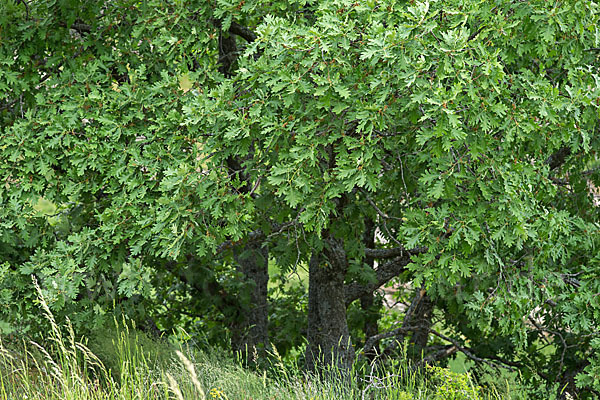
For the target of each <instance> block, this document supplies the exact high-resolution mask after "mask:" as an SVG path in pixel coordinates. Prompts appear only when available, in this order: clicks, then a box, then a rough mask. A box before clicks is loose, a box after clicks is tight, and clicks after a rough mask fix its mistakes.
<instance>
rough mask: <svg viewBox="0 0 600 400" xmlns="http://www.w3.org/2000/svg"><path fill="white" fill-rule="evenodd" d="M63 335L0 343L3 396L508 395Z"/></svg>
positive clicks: (124, 339) (114, 336)
mask: <svg viewBox="0 0 600 400" xmlns="http://www.w3.org/2000/svg"><path fill="white" fill-rule="evenodd" d="M64 331H66V335H63V333H62V331H61V330H59V328H58V327H57V326H56V325H54V328H53V329H52V331H51V333H50V335H49V337H48V341H47V343H46V344H45V345H44V347H42V346H38V345H35V344H31V343H29V344H27V345H26V346H25V345H23V344H15V343H12V344H8V343H2V342H0V399H10V400H12V399H15V400H16V399H25V398H28V399H39V400H45V399H57V400H58V399H61V400H62V399H73V400H79V399H82V400H83V399H128V400H129V399H229V400H233V399H254V400H258V399H307V400H308V399H348V400H350V399H352V400H354V399H362V398H365V399H400V400H408V399H465V400H466V399H484V398H486V399H487V398H494V399H499V398H508V397H503V396H500V395H498V394H496V393H494V391H492V392H491V393H490V392H488V393H487V394H483V395H479V394H478V393H477V391H478V390H479V389H478V388H475V387H474V385H473V384H472V383H471V380H470V379H469V377H468V375H464V374H456V373H452V372H450V371H449V370H445V369H435V370H431V371H429V374H428V376H427V377H425V375H420V376H417V375H410V374H407V373H406V372H405V371H406V368H404V367H403V366H402V365H397V366H396V367H395V368H393V369H392V370H387V371H377V370H373V371H369V373H367V374H364V373H363V374H353V376H363V377H364V376H367V377H368V378H366V379H365V378H362V379H350V380H349V381H348V380H346V381H345V382H346V383H344V379H342V378H341V377H340V376H339V374H337V373H336V371H333V372H332V373H331V378H330V379H327V380H323V379H319V378H316V377H314V376H307V375H305V374H303V373H302V372H301V371H300V370H298V369H296V368H290V367H289V366H284V365H283V362H281V360H280V359H279V358H278V357H277V355H276V354H275V355H273V359H272V367H271V368H269V369H268V370H266V371H259V372H255V371H250V370H247V369H244V368H242V367H240V366H239V364H237V363H235V362H234V361H233V360H231V359H228V358H227V357H223V356H220V355H219V354H217V353H215V352H213V353H212V354H207V353H204V352H200V351H198V350H196V349H193V348H190V347H187V348H184V347H183V346H181V345H177V344H173V343H167V342H157V341H154V340H151V339H149V338H147V337H146V336H144V335H143V334H141V333H139V332H136V331H133V330H129V329H127V328H125V329H118V330H116V331H113V332H112V333H105V334H104V335H99V337H98V338H95V339H94V340H92V341H91V342H90V344H89V347H88V346H87V345H84V344H82V343H81V342H78V341H76V340H75V338H74V334H73V332H72V331H69V329H68V327H67V328H66V329H64ZM89 348H93V349H95V351H94V352H92V351H91V350H90V349H89ZM100 359H102V361H101V360H100ZM369 376H370V377H369ZM513 398H514V397H513Z"/></svg>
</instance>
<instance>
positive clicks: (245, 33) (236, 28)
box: [229, 22, 257, 42]
mask: <svg viewBox="0 0 600 400" xmlns="http://www.w3.org/2000/svg"><path fill="white" fill-rule="evenodd" d="M229 32H230V33H233V34H234V35H238V36H241V37H243V38H244V39H246V41H247V42H254V41H255V40H256V37H257V36H256V34H255V33H254V32H252V31H251V30H250V29H248V28H246V27H245V26H242V25H240V24H238V23H237V22H232V23H231V26H229Z"/></svg>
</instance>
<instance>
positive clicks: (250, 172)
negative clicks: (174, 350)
mask: <svg viewBox="0 0 600 400" xmlns="http://www.w3.org/2000/svg"><path fill="white" fill-rule="evenodd" d="M0 11H1V12H0V65H2V67H1V68H0V123H1V125H0V126H1V131H0V158H1V159H2V163H1V164H0V176H2V178H1V179H2V182H0V202H1V204H2V207H0V263H1V264H0V277H1V281H0V304H1V305H2V306H3V307H2V308H0V332H3V333H5V334H9V333H12V334H15V333H21V334H25V333H27V334H33V333H34V332H35V331H36V329H39V326H38V323H37V322H36V321H37V315H38V314H39V311H38V310H37V306H36V304H35V291H34V289H33V284H32V280H31V276H32V275H33V276H35V277H36V278H37V279H38V280H39V282H40V284H41V285H42V288H43V291H44V293H45V295H46V296H47V298H48V299H49V303H50V306H51V308H52V310H53V311H54V312H56V313H57V314H62V315H68V316H70V318H71V319H72V320H73V322H74V323H75V324H76V326H81V327H86V326H87V327H90V326H91V325H93V324H94V323H95V324H98V325H100V324H102V323H103V320H104V317H103V316H105V315H106V313H107V312H109V311H111V310H114V309H115V308H116V309H118V310H119V311H121V312H125V313H127V314H129V315H131V316H132V317H133V318H136V319H138V320H139V321H140V323H141V324H142V326H145V327H147V328H148V329H158V330H167V329H170V328H172V327H174V326H177V325H181V324H188V325H189V326H195V327H196V329H198V330H204V331H205V332H209V334H207V337H208V340H209V341H211V340H214V341H218V340H221V339H220V337H221V338H222V336H220V335H219V333H218V332H219V330H223V329H227V330H228V331H229V332H230V333H229V335H230V337H231V341H232V344H233V347H234V349H237V350H240V349H243V348H244V347H246V348H248V346H250V347H255V348H259V349H263V348H265V347H268V346H269V343H270V342H271V341H273V340H271V339H273V338H274V336H276V333H274V332H273V329H271V332H269V329H268V326H269V324H271V327H273V324H276V323H282V318H283V320H285V318H288V321H291V320H293V318H298V321H301V322H302V323H306V327H304V328H302V329H301V330H300V331H299V332H297V336H298V338H297V339H294V340H295V341H292V342H293V343H288V342H285V340H284V339H283V338H280V339H281V340H280V342H278V340H274V343H275V345H276V346H278V345H281V346H284V347H285V346H287V347H286V348H288V349H289V348H292V347H294V346H298V347H299V348H300V347H301V343H302V339H301V338H302V336H306V338H307V340H308V344H307V346H306V353H305V355H304V358H305V361H306V364H307V366H308V367H309V368H318V367H319V366H320V365H321V364H323V363H325V364H327V363H332V362H333V363H336V364H337V365H339V366H341V367H343V368H345V367H349V366H350V364H351V363H352V362H353V361H354V358H355V353H356V351H357V350H358V348H359V347H360V348H362V350H363V351H362V353H360V356H361V357H363V356H365V357H371V358H372V357H375V356H374V354H375V353H377V354H381V357H380V358H383V356H385V357H394V356H397V354H398V353H397V352H396V350H395V346H396V345H395V344H394V343H397V342H392V341H390V339H397V340H399V341H400V342H401V341H402V340H405V339H407V340H408V341H409V343H410V346H411V348H413V349H415V352H414V354H417V353H418V356H415V357H416V361H415V362H417V363H419V362H421V363H422V362H429V363H431V362H436V361H441V362H444V360H446V359H447V357H450V356H454V355H455V354H456V353H457V352H462V353H464V354H465V355H466V356H467V357H468V358H470V359H472V360H473V361H476V362H478V363H481V364H487V365H492V366H496V367H502V368H507V369H512V370H520V371H521V372H522V373H523V374H524V376H525V377H526V378H527V379H529V380H530V382H532V383H533V384H534V386H535V384H536V383H538V382H541V381H544V382H546V383H548V384H549V385H552V384H555V383H557V384H558V385H559V386H560V388H561V390H562V389H564V388H567V389H566V390H567V391H568V392H570V393H576V392H577V391H580V392H581V393H582V394H585V393H587V394H588V395H592V394H593V393H596V394H598V391H600V358H599V357H598V354H600V353H599V352H600V337H598V332H599V330H600V329H599V324H600V279H599V278H598V277H599V276H600V264H599V261H600V260H599V258H598V255H597V253H596V251H597V250H596V248H597V246H598V245H599V244H600V243H599V238H600V225H599V223H598V222H599V221H598V218H599V211H600V208H599V206H598V200H597V199H596V197H595V194H596V193H597V191H598V190H597V187H598V185H600V169H598V166H599V163H598V153H597V151H598V150H599V149H600V142H599V141H598V140H599V138H600V136H599V134H600V132H599V111H598V109H599V106H600V74H599V65H600V64H599V63H600V60H599V57H600V31H599V30H598V29H599V28H598V25H599V18H598V17H599V15H600V10H599V8H598V4H596V3H595V2H591V1H587V0H585V1H584V0H573V1H569V2H547V1H542V0H530V1H508V0H496V1H475V0H451V1H444V2H441V1H425V2H417V1H394V0H372V1H371V0H368V1H360V2H355V1H349V0H327V1H306V0H299V1H294V0H290V1H284V0H277V1H273V2H262V1H255V0H242V1H240V2H235V1H234V2H228V1H224V0H219V1H194V0H174V1H158V0H144V1H141V2H140V1H137V0H136V1H133V0H102V1H100V0H95V1H85V2H84V1H79V0H43V1H42V0H35V1H31V2H25V1H7V2H3V4H2V5H1V6H0ZM269 262H270V263H271V264H274V265H277V266H278V268H280V269H281V270H282V271H284V272H285V271H290V270H295V269H296V268H298V266H300V265H304V266H306V267H307V268H308V275H309V277H308V285H309V287H308V291H307V293H304V292H301V293H299V292H297V291H294V290H291V289H290V290H286V289H281V290H282V292H283V294H284V296H283V297H282V298H276V297H275V296H273V293H271V294H270V295H269V293H268V288H267V281H268V279H269V276H268V264H269ZM271 279H273V277H271ZM392 284H396V285H399V286H400V287H403V288H405V290H406V293H405V294H404V296H405V301H406V308H405V312H404V313H403V315H401V316H400V318H399V319H398V320H397V321H394V323H392V324H391V325H388V326H387V328H389V329H387V330H382V329H381V328H384V327H386V326H384V325H383V324H382V322H381V318H382V316H383V315H385V314H386V313H388V312H389V311H388V310H386V309H385V308H383V307H381V305H380V296H379V295H378V292H377V290H378V289H379V288H380V287H381V286H382V285H392ZM282 287H284V286H283V284H282ZM301 299H305V300H301ZM298 301H300V302H302V301H303V303H302V304H305V306H298V304H297V302H298ZM358 303H360V304H358ZM269 310H270V311H269ZM357 315H359V317H357ZM357 318H358V319H357ZM303 321H306V322H303ZM360 321H362V322H360ZM359 322H360V323H359ZM361 323H362V325H361V327H360V328H359V329H357V328H356V326H357V324H358V325H360V324H361ZM369 327H370V328H369ZM211 335H212V336H211ZM269 335H270V336H269ZM542 348H545V349H546V350H545V351H542ZM548 348H549V349H551V350H548ZM374 349H377V351H376V352H375V351H374ZM532 390H533V389H532Z"/></svg>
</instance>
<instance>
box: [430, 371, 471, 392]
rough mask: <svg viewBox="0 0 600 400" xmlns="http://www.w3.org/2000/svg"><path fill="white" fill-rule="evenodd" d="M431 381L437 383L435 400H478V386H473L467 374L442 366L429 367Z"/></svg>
mask: <svg viewBox="0 0 600 400" xmlns="http://www.w3.org/2000/svg"><path fill="white" fill-rule="evenodd" d="M430 373H431V374H432V381H433V382H436V383H437V387H436V391H435V394H434V395H433V397H432V399H435V400H441V399H444V400H480V399H482V397H481V394H480V388H478V387H475V386H473V384H472V383H471V382H470V381H469V378H468V376H467V375H464V374H457V373H454V372H451V371H449V370H447V369H444V368H439V367H431V370H430Z"/></svg>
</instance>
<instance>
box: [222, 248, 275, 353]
mask: <svg viewBox="0 0 600 400" xmlns="http://www.w3.org/2000/svg"><path fill="white" fill-rule="evenodd" d="M268 256H269V254H268V250H267V249H266V248H264V247H261V243H255V244H249V245H246V246H244V247H241V248H236V249H234V258H235V261H236V263H237V266H236V268H237V270H238V271H239V272H241V273H242V275H243V276H244V279H245V281H246V283H247V285H248V287H247V288H246V290H248V292H249V297H248V300H249V301H248V302H243V303H245V306H244V307H243V308H242V310H240V311H241V312H240V314H241V315H240V316H239V318H238V320H237V321H236V322H235V323H234V324H233V325H232V327H231V334H232V338H231V344H232V348H233V350H234V351H236V352H241V353H242V354H243V355H244V357H245V358H248V359H249V357H253V356H254V355H255V354H256V355H260V354H261V353H263V352H264V350H265V349H266V348H267V346H268V344H269V335H268V330H267V326H268V317H269V316H268V309H267V283H268V282H269V269H268V259H269V257H268ZM248 292H247V293H248Z"/></svg>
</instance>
